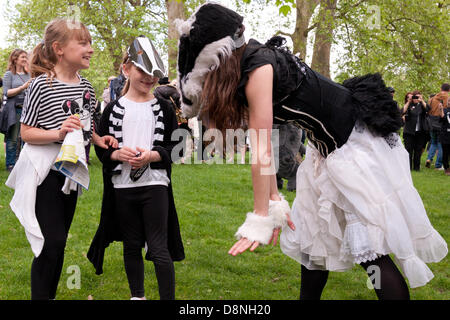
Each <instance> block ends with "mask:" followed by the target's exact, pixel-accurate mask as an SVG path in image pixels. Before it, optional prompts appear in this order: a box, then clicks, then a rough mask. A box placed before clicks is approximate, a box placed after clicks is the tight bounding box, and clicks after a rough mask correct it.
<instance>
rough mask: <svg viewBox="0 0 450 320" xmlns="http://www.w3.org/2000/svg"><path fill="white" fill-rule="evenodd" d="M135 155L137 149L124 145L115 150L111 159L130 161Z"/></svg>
mask: <svg viewBox="0 0 450 320" xmlns="http://www.w3.org/2000/svg"><path fill="white" fill-rule="evenodd" d="M134 157H136V150H133V149H131V148H128V147H123V148H121V149H119V150H116V151H114V152H113V153H112V154H111V160H114V161H121V162H129V161H130V160H131V159H133V158H134Z"/></svg>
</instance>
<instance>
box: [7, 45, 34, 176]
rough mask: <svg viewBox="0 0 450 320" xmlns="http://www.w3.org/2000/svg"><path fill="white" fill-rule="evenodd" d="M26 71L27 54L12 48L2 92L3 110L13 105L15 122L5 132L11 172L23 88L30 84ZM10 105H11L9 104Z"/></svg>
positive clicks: (14, 159)
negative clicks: (3, 98)
mask: <svg viewBox="0 0 450 320" xmlns="http://www.w3.org/2000/svg"><path fill="white" fill-rule="evenodd" d="M30 81H31V80H30V74H29V71H28V54H27V52H26V51H25V50H22V49H14V50H13V51H12V52H11V54H10V56H9V61H8V70H7V71H6V73H5V75H4V77H3V93H4V95H5V97H6V104H7V106H6V105H5V110H10V111H12V110H13V108H12V105H13V106H14V109H15V113H16V117H15V123H14V125H12V126H11V127H9V128H8V130H7V132H6V134H5V142H6V169H7V170H8V171H9V172H11V171H12V169H13V168H14V165H15V164H16V160H17V158H18V154H19V153H20V148H21V144H20V143H18V141H19V135H20V116H21V115H22V107H23V101H24V98H25V90H26V89H27V88H28V86H29V84H30ZM10 105H11V106H10Z"/></svg>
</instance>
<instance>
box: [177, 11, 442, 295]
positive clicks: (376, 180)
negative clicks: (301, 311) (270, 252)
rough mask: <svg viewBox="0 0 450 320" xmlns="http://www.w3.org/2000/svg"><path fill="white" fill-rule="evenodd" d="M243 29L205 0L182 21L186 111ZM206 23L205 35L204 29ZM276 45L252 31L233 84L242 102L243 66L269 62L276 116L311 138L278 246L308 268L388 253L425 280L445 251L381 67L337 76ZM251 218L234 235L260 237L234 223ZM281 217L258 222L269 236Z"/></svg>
mask: <svg viewBox="0 0 450 320" xmlns="http://www.w3.org/2000/svg"><path fill="white" fill-rule="evenodd" d="M204 16H208V17H209V18H208V19H205V18H203V17H204ZM222 17H224V18H222ZM229 17H232V18H229ZM211 19H213V20H214V23H212V22H211V21H210V20H211ZM222 20H224V21H222ZM241 29H242V17H241V16H239V15H238V14H237V13H235V12H233V11H231V10H229V9H227V8H224V7H221V6H220V5H216V4H208V3H207V4H204V5H202V6H201V7H200V8H199V9H198V10H197V12H196V13H195V14H194V15H193V16H192V17H191V18H189V19H188V20H187V21H185V22H184V23H183V24H180V27H179V31H180V34H181V37H180V46H179V49H180V53H179V70H178V71H179V78H180V83H181V87H180V89H181V93H182V97H183V99H182V109H183V111H184V112H185V114H186V115H188V116H190V117H192V116H196V115H197V114H198V113H199V112H200V111H201V101H200V97H201V90H202V85H203V81H204V79H205V75H206V74H207V72H208V70H213V69H214V68H216V67H217V66H218V65H219V64H220V61H221V59H220V57H222V58H224V57H227V56H229V55H230V54H231V52H232V51H233V50H234V49H235V48H237V47H239V46H240V45H242V43H241V42H242V41H241V40H239V39H240V38H239V37H238V35H239V31H240V30H241ZM206 30H207V32H208V37H207V38H206V37H205V38H201V37H200V35H202V33H203V32H206ZM283 45H284V39H283V38H281V37H274V38H272V39H271V40H269V41H268V42H267V43H266V44H261V43H259V42H257V41H256V40H253V39H251V40H250V41H249V42H248V44H247V46H246V48H245V51H244V53H243V56H242V59H241V81H240V83H239V86H238V91H237V95H238V98H239V99H240V101H241V103H242V104H244V105H247V99H246V96H245V86H246V83H247V82H248V75H249V73H250V72H251V71H253V70H255V69H256V68H258V67H261V66H263V65H271V66H272V67H273V96H272V97H273V121H274V123H286V122H295V123H296V124H298V125H299V126H300V127H301V128H302V129H303V130H305V131H306V134H307V137H308V140H309V144H308V147H307V151H306V158H305V160H304V161H303V162H302V163H301V165H300V167H299V169H298V171H297V184H298V185H297V196H296V199H295V200H294V203H293V207H292V211H291V218H292V221H293V222H294V224H295V226H296V230H295V231H293V230H291V229H290V228H286V227H284V228H283V232H282V235H281V248H282V250H283V252H284V253H285V254H287V255H288V256H290V257H292V258H293V259H295V260H296V261H298V262H299V263H301V264H302V265H303V266H305V267H306V268H307V269H309V270H330V271H344V270H348V269H351V268H352V266H353V265H354V264H361V263H365V262H367V261H373V260H375V259H377V258H378V257H381V256H386V255H388V254H390V253H393V254H394V255H395V258H396V260H397V262H398V263H399V265H400V267H401V268H402V270H403V272H404V274H405V276H406V277H407V278H408V280H409V283H410V286H411V287H418V286H422V285H425V284H426V283H427V282H428V281H430V280H431V279H432V278H433V274H432V272H431V271H430V269H429V268H428V267H427V266H426V264H425V262H427V263H429V262H438V261H440V260H442V259H443V258H444V257H445V256H446V254H447V252H448V249H447V244H446V242H445V240H444V239H443V238H442V237H441V236H440V235H439V233H438V232H437V231H436V230H435V229H434V228H433V227H432V225H431V224H430V221H429V219H428V217H427V214H426V211H425V209H424V206H423V203H422V200H421V198H420V196H419V194H418V193H417V190H416V189H415V188H414V186H413V182H412V179H411V174H410V171H409V164H408V153H407V152H406V150H405V149H404V147H403V145H402V142H401V140H400V139H399V136H398V134H397V131H398V130H399V129H400V127H401V118H400V112H399V110H398V108H397V106H396V104H395V102H394V101H393V100H392V97H391V95H390V93H389V91H388V90H387V89H386V86H385V84H384V82H383V80H382V79H381V76H380V75H379V74H372V75H370V74H369V75H366V76H362V77H357V78H352V79H349V80H347V81H345V82H344V83H343V85H340V84H337V83H335V82H333V81H331V80H329V79H327V78H325V77H323V76H322V75H320V74H318V73H317V72H315V71H314V70H312V69H310V68H309V67H308V66H307V65H306V64H305V63H303V62H302V61H300V60H299V59H298V58H296V57H295V56H294V55H292V54H291V53H290V52H289V51H288V50H287V49H286V48H285V47H284V46H283ZM190 48H195V50H194V49H190ZM273 203H274V201H270V203H269V217H270V216H271V210H272V209H271V207H272V205H273ZM255 219H256V217H255V215H254V214H251V213H249V214H248V215H247V220H246V223H244V225H243V226H241V228H240V229H239V230H238V233H237V235H238V236H239V237H241V236H242V237H246V238H248V239H250V240H252V241H260V240H259V239H258V238H251V237H253V235H254V234H255V233H256V232H255V230H256V229H255V228H253V229H252V228H250V229H252V230H251V232H250V231H249V232H248V233H245V234H243V233H242V232H241V229H242V228H243V227H244V226H245V225H247V226H250V225H251V226H255V225H256V224H257V222H256V220H255ZM260 220H262V219H261V218H260ZM267 221H269V220H267ZM247 222H248V223H247ZM267 223H269V222H267ZM269 224H270V223H269ZM279 225H280V224H278V225H277V224H276V223H275V224H272V225H270V226H268V225H267V224H266V225H264V223H261V224H260V228H261V230H263V229H264V230H266V231H267V232H266V234H267V236H266V239H267V240H268V239H269V238H270V235H271V232H270V231H271V230H272V229H273V227H276V226H279ZM261 233H262V231H261ZM250 235H251V237H250ZM263 243H264V242H263ZM302 280H303V279H302Z"/></svg>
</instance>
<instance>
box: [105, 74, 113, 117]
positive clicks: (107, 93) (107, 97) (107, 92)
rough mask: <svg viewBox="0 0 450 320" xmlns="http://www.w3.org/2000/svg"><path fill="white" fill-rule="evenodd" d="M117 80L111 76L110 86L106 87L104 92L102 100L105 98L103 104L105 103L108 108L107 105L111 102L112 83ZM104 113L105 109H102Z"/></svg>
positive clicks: (109, 79)
mask: <svg viewBox="0 0 450 320" xmlns="http://www.w3.org/2000/svg"><path fill="white" fill-rule="evenodd" d="M113 79H115V77H114V76H111V77H109V78H108V85H107V86H106V87H105V89H104V90H103V94H102V98H103V102H104V106H105V107H106V105H107V104H108V103H110V102H111V81H112V80H113ZM103 108H104V107H103ZM102 111H103V109H102Z"/></svg>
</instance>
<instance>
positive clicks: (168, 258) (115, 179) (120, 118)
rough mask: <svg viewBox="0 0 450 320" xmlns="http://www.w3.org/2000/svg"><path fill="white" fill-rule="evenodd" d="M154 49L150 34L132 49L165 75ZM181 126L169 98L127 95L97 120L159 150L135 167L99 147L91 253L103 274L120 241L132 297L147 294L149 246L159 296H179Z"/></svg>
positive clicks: (125, 142) (143, 65)
mask: <svg viewBox="0 0 450 320" xmlns="http://www.w3.org/2000/svg"><path fill="white" fill-rule="evenodd" d="M153 50H154V48H153V46H152V45H151V42H149V40H148V39H146V38H144V37H138V38H137V39H136V40H135V41H134V42H133V44H132V45H131V47H130V48H129V50H128V54H129V56H130V59H131V61H133V63H134V64H135V65H136V66H137V67H139V68H140V69H141V70H144V71H145V72H147V73H150V72H156V75H157V76H161V75H162V72H164V69H162V71H161V70H160V69H159V68H158V66H157V65H154V67H152V64H151V62H153V63H154V62H155V59H154V58H155V54H154V53H153V54H152V52H153ZM147 53H149V55H147ZM152 57H153V58H152ZM158 58H159V57H158ZM150 61H151V62H150ZM156 61H157V60H156ZM177 128H178V123H177V120H176V115H175V111H174V109H173V107H172V105H171V101H170V100H169V99H163V98H153V99H152V100H150V101H146V102H134V101H131V100H129V99H127V97H126V96H123V97H122V98H120V99H119V100H115V101H113V102H111V103H110V104H108V105H107V106H106V108H105V110H104V111H103V115H102V118H101V119H100V123H99V126H98V131H97V132H98V134H99V135H100V136H104V135H111V136H113V137H115V138H116V139H117V141H118V144H119V146H118V148H119V149H120V148H122V147H128V148H132V149H137V147H139V148H142V149H145V150H152V151H156V152H158V153H159V155H160V157H161V161H158V162H151V163H149V164H146V165H144V166H143V167H141V168H139V169H137V170H132V168H131V165H130V164H129V163H127V162H125V163H122V162H119V161H113V160H111V154H112V153H113V152H114V151H115V150H117V149H114V148H112V147H110V148H109V149H102V148H97V147H96V149H95V150H96V153H97V156H98V157H99V159H100V161H101V162H102V163H103V184H104V191H103V202H102V212H101V218H100V225H99V228H98V230H97V233H96V234H95V237H94V239H93V241H92V244H91V247H90V249H89V252H88V258H89V260H90V261H91V262H92V263H93V265H94V267H95V268H96V273H97V274H101V273H102V272H103V257H104V251H105V248H106V247H107V246H108V245H109V244H110V243H111V242H112V241H122V242H123V246H124V251H123V252H124V262H125V270H126V273H127V277H128V282H129V286H130V290H131V295H132V297H144V278H143V277H144V266H143V259H142V253H141V250H142V247H145V248H146V255H145V259H147V260H152V261H153V263H154V266H155V273H156V277H157V280H158V285H159V294H160V298H161V299H174V298H175V270H174V266H173V261H180V260H183V259H184V248H183V243H182V241H181V234H180V228H179V223H178V217H177V212H176V209H175V202H174V198H173V191H172V185H171V179H170V178H171V165H172V155H171V153H172V148H173V147H174V146H175V145H176V144H177V142H178V141H172V140H171V136H172V132H173V131H174V130H176V129H177Z"/></svg>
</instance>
